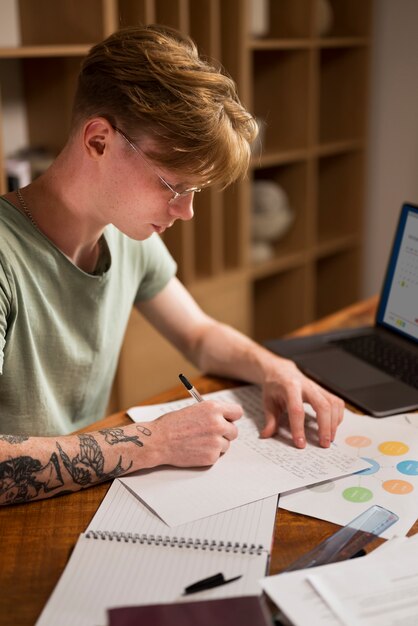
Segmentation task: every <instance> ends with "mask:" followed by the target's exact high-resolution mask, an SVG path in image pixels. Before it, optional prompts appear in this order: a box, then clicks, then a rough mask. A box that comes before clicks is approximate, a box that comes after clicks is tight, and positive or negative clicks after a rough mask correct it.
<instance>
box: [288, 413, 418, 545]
mask: <svg viewBox="0 0 418 626" xmlns="http://www.w3.org/2000/svg"><path fill="white" fill-rule="evenodd" d="M406 418H408V421H407V419H406ZM337 441H338V442H339V444H340V445H341V446H342V447H343V448H344V449H348V448H351V450H353V451H354V452H355V453H356V454H357V456H358V458H362V459H364V460H366V461H367V462H368V463H369V467H368V468H367V469H365V470H363V471H361V472H359V473H356V474H352V475H350V476H347V477H344V478H338V479H337V480H331V481H326V482H321V483H319V484H317V485H312V486H310V487H308V488H303V489H300V490H297V491H296V492H293V493H287V494H285V495H283V496H281V498H280V507H281V508H284V509H287V510H289V511H295V512H296V513H303V514H305V515H311V516H312V517H317V518H319V519H325V520H328V521H330V522H334V523H336V524H340V525H341V526H345V525H346V524H347V523H349V522H350V520H351V519H353V518H354V517H356V516H357V515H359V514H360V513H362V512H363V511H365V510H366V509H368V508H369V507H370V506H371V505H372V504H379V505H380V506H382V507H384V508H386V509H389V511H392V512H393V513H396V515H398V517H399V521H398V522H396V524H394V525H393V526H391V527H390V528H388V529H387V530H386V531H385V532H383V533H382V537H385V538H390V537H393V536H395V535H396V536H400V535H406V533H407V532H408V530H409V529H410V528H411V526H412V525H413V524H414V523H415V521H416V519H417V518H418V497H417V492H418V436H417V428H416V426H414V425H412V423H411V418H410V416H408V415H405V416H396V418H391V417H389V418H384V419H376V418H373V417H368V416H365V415H357V414H356V413H352V412H351V411H348V410H346V411H345V415H344V421H343V423H342V424H341V425H340V427H339V429H338V437H337Z"/></svg>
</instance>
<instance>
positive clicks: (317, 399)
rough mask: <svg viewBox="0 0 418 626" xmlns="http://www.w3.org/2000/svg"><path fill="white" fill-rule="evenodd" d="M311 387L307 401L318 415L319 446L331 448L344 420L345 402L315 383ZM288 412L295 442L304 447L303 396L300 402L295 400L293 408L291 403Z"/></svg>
mask: <svg viewBox="0 0 418 626" xmlns="http://www.w3.org/2000/svg"><path fill="white" fill-rule="evenodd" d="M309 387H310V388H309V390H308V391H307V393H306V400H307V401H308V402H309V403H310V404H311V406H312V408H313V409H314V411H315V413H316V419H317V422H318V431H319V445H320V446H322V447H323V448H329V446H330V445H331V442H332V441H334V439H335V435H336V432H337V428H338V426H339V424H340V423H341V422H342V419H343V415H344V402H343V401H342V400H341V399H340V398H338V397H337V396H334V395H333V394H331V393H329V392H328V391H326V390H325V389H322V388H321V387H319V386H318V385H316V384H315V383H311V385H310V386H309ZM288 412H289V420H290V428H291V431H292V436H293V440H294V442H295V444H296V445H297V446H298V447H304V446H303V445H302V441H303V438H304V421H305V411H304V409H303V403H302V399H301V396H299V401H298V399H297V398H295V405H294V406H293V407H292V405H291V403H289V410H288Z"/></svg>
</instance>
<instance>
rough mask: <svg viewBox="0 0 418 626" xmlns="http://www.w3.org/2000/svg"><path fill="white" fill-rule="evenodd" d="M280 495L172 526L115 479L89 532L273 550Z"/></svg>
mask: <svg viewBox="0 0 418 626" xmlns="http://www.w3.org/2000/svg"><path fill="white" fill-rule="evenodd" d="M276 507H277V496H272V497H270V498H265V499H264V500H257V501H255V502H252V503H250V504H247V505H244V506H241V507H238V508H235V509H231V510H228V511H224V512H222V513H219V514H218V515H211V516H210V517H205V518H202V519H199V520H196V521H195V522H189V523H186V524H182V525H180V526H175V527H169V526H167V525H166V524H165V523H164V522H163V521H161V520H160V519H159V518H158V517H157V516H156V515H154V513H152V512H151V511H150V510H149V509H148V508H147V507H146V506H144V505H143V504H142V502H140V500H139V499H138V498H137V497H136V496H135V495H134V494H132V493H131V492H130V491H129V489H128V488H127V487H125V485H123V484H122V483H121V482H120V481H119V480H114V481H113V483H112V485H111V486H110V488H109V491H108V492H107V494H106V496H105V498H104V499H103V501H102V503H101V505H100V507H99V508H98V510H97V512H96V514H95V515H94V517H93V519H92V520H91V522H90V524H89V526H88V528H87V530H109V531H116V532H125V533H128V532H131V533H138V534H147V535H150V534H153V535H162V536H163V537H166V536H169V537H185V538H187V539H189V538H190V539H201V540H203V539H208V540H210V541H211V540H216V541H223V542H225V543H226V542H228V541H230V542H232V543H235V542H237V543H241V544H243V543H246V544H248V545H250V544H254V545H257V546H259V545H262V546H264V548H265V549H266V550H269V549H270V544H271V538H272V535H273V530H274V521H275V516H276Z"/></svg>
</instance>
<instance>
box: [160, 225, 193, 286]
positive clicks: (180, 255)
mask: <svg viewBox="0 0 418 626" xmlns="http://www.w3.org/2000/svg"><path fill="white" fill-rule="evenodd" d="M162 239H163V241H164V243H165V245H166V246H167V248H168V249H169V251H170V253H171V255H172V257H173V259H174V260H175V261H176V263H177V267H178V271H177V276H178V277H179V279H180V280H181V281H182V282H183V283H184V284H186V285H188V284H190V283H191V282H193V280H194V279H195V255H194V252H195V240H194V229H193V224H192V222H190V221H188V222H182V221H181V220H177V221H176V222H175V224H174V225H173V226H172V227H171V228H169V229H168V230H166V231H165V233H164V234H163V236H162Z"/></svg>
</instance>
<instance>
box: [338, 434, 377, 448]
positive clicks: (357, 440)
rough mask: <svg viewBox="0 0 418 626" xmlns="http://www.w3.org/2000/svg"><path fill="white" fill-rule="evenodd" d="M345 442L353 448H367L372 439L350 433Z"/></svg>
mask: <svg viewBox="0 0 418 626" xmlns="http://www.w3.org/2000/svg"><path fill="white" fill-rule="evenodd" d="M345 443H346V444H347V445H348V446H352V447H353V448H367V446H370V445H371V443H372V440H371V439H369V437H364V436H363V435H351V437H347V439H346V440H345Z"/></svg>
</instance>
